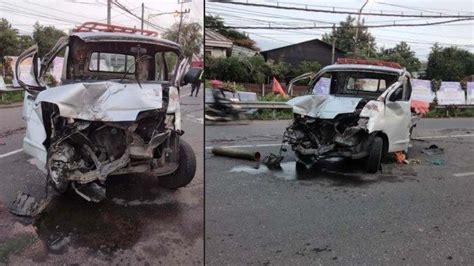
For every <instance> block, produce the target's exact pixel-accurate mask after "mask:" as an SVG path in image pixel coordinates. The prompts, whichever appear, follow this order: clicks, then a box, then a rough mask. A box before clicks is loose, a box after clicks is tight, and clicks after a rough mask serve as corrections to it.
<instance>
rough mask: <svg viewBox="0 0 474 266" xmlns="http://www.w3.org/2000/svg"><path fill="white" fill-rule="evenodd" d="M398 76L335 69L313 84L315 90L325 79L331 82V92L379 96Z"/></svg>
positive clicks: (329, 86) (386, 73)
mask: <svg viewBox="0 0 474 266" xmlns="http://www.w3.org/2000/svg"><path fill="white" fill-rule="evenodd" d="M398 77H399V76H398V75H397V74H394V73H388V72H372V71H371V72H367V71H365V72H364V71H333V72H326V73H324V74H323V75H320V76H319V77H318V78H317V79H316V80H315V81H314V82H313V83H312V84H311V86H312V88H313V91H314V88H316V87H318V86H319V85H320V84H319V83H318V82H320V81H325V82H329V84H327V86H328V88H329V94H333V95H342V96H344V95H349V96H352V95H361V96H364V97H369V98H377V97H378V96H379V95H380V94H382V93H383V92H384V91H385V90H386V89H387V88H388V87H390V85H392V84H393V83H395V82H396V81H397V80H398Z"/></svg>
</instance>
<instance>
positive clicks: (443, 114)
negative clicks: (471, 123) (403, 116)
mask: <svg viewBox="0 0 474 266" xmlns="http://www.w3.org/2000/svg"><path fill="white" fill-rule="evenodd" d="M451 117H474V109H468V108H444V109H431V110H430V111H429V112H428V113H427V114H426V115H425V116H424V118H451Z"/></svg>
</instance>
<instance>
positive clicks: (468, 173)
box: [453, 172, 474, 177]
mask: <svg viewBox="0 0 474 266" xmlns="http://www.w3.org/2000/svg"><path fill="white" fill-rule="evenodd" d="M471 175H474V172H467V173H457V174H453V176H455V177H464V176H471Z"/></svg>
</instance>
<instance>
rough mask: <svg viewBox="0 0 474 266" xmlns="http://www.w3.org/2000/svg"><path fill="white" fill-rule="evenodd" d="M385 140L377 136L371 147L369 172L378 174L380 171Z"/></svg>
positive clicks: (368, 160)
mask: <svg viewBox="0 0 474 266" xmlns="http://www.w3.org/2000/svg"><path fill="white" fill-rule="evenodd" d="M382 152H383V140H382V138H381V137H379V136H376V137H375V138H374V139H373V141H372V143H371V145H370V146H369V156H368V158H367V172H369V173H376V172H377V171H378V170H379V169H380V164H381V162H382Z"/></svg>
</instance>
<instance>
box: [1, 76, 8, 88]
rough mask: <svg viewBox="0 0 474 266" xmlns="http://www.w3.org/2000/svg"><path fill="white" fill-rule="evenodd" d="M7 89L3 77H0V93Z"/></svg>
mask: <svg viewBox="0 0 474 266" xmlns="http://www.w3.org/2000/svg"><path fill="white" fill-rule="evenodd" d="M6 89H7V86H5V81H4V80H3V77H2V76H0V91H4V90H6Z"/></svg>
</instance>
